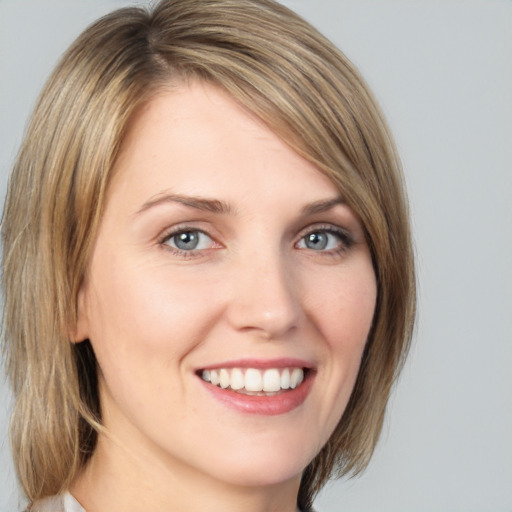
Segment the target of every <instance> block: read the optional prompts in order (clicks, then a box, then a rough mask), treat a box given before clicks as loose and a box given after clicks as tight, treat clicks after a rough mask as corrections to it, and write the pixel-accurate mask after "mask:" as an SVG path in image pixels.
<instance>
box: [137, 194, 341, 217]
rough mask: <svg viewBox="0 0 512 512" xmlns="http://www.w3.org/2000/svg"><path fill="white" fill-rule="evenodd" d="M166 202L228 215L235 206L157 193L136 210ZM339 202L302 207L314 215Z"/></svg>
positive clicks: (329, 200)
mask: <svg viewBox="0 0 512 512" xmlns="http://www.w3.org/2000/svg"><path fill="white" fill-rule="evenodd" d="M166 203H178V204H182V205H184V206H188V207H189V208H195V209H197V210H202V211H206V212H210V213H216V214H222V215H228V214H232V213H233V208H232V207H231V205H230V204H229V203H226V202H225V201H221V200H219V199H209V198H206V197H198V196H188V195H183V194H167V193H162V194H157V195H156V196H154V197H152V198H151V199H149V200H148V201H146V202H145V203H144V204H143V205H142V206H141V207H140V208H139V209H138V210H137V212H136V215H139V214H141V213H143V212H145V211H147V210H149V209H150V208H153V207H154V206H158V205H161V204H166ZM338 204H345V200H344V199H343V198H342V197H334V198H332V199H321V200H319V201H314V202H313V203H309V204H307V205H306V206H304V208H302V214H303V215H314V214H316V213H322V212H326V211H328V210H330V209H332V208H334V207H335V206H336V205H338Z"/></svg>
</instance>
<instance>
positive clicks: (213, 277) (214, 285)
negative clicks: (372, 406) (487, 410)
mask: <svg viewBox="0 0 512 512" xmlns="http://www.w3.org/2000/svg"><path fill="white" fill-rule="evenodd" d="M375 300H376V282H375V275H374V271H373V268H372V263H371V257H370V254H369V250H368V247H367V244H366V242H365V237H364V233H363V230H362V227H361V225H360V223H359V222H358V219H357V218H356V216H355V215H354V214H353V213H352V212H351V210H350V209H349V208H348V207H347V206H346V205H345V204H344V202H343V197H342V195H340V193H339V191H338V190H337V189H336V187H335V186H334V185H333V184H332V183H331V181H330V180H329V179H327V178H326V177H325V176H324V175H323V174H321V173H320V172H319V171H318V170H317V169H316V168H315V167H314V166H313V165H312V164H310V163H308V162H307V161H305V160H304V159H302V158H301V157H300V156H298V155H297V154H296V153H295V152H294V151H292V150H291V149H290V148H289V147H288V146H287V145H286V144H284V143H283V142H282V141H281V140H280V139H279V138H278V137H277V136H276V135H274V134H273V133H272V132H271V131H269V129H268V128H266V127H265V126H264V125H263V124H262V123H261V122H259V121H258V120H257V119H255V118H254V117H253V116H252V115H250V114H249V113H248V112H246V111H245V110H244V109H243V108H241V107H240V106H238V105H237V104H236V103H235V102H234V101H233V100H232V99H230V97H229V96H227V95H226V94H225V93H223V92H221V91H219V90H218V89H216V88H214V87H213V86H208V85H204V84H192V85H187V86H185V85H184V86H180V87H178V88H176V89H175V90H174V91H172V92H166V93H162V94H161V95H160V96H159V97H157V98H155V99H153V100H152V101H151V102H150V103H149V104H148V105H147V106H146V107H145V108H144V109H143V110H141V111H140V112H139V113H138V114H137V116H136V118H135V119H134V120H133V122H132V124H131V127H130V129H129V132H128V134H127V136H126V139H125V141H124V143H123V146H122V148H121V153H120V156H119V159H118V161H117V164H116V168H115V173H114V176H113V179H112V182H111V185H110V188H109V194H108V198H107V203H106V209H105V212H104V216H103V218H102V222H101V225H100V229H99V234H98V237H97V241H96V244H95V246H94V250H93V254H92V259H91V262H90V268H89V272H88V275H87V277H86V280H85V283H84V285H83V287H82V290H81V292H80V296H79V304H80V306H79V321H78V325H77V331H76V337H77V339H79V340H80V339H85V338H89V339H90V341H91V343H92V345H93V347H94V351H95V353H96V356H97V359H98V363H99V366H100V369H101V371H100V389H101V391H100V398H101V403H102V411H103V419H104V423H105V426H106V427H107V429H109V430H110V432H112V433H113V435H114V436H115V437H116V438H117V439H118V440H120V441H121V443H123V444H126V445H127V446H129V447H130V451H131V452H132V453H133V452H135V453H136V454H137V455H139V456H140V457H139V461H143V462H141V464H146V465H147V467H148V468H151V467H159V468H162V467H165V468H167V469H168V470H169V471H170V472H171V474H180V471H181V470H183V471H181V472H182V473H184V468H187V469H186V473H187V474H188V475H191V476H195V477H197V476H198V475H202V476H203V477H206V478H210V479H213V480H216V481H217V480H220V481H222V482H224V483H229V484H235V485H249V486H264V485H270V484H276V483H280V482H285V481H292V480H293V481H296V480H297V478H298V477H299V475H300V473H301V472H302V470H303V469H304V467H305V466H306V465H307V464H308V463H309V462H310V461H311V460H312V458H313V457H314V456H315V455H316V453H317V452H318V451H319V450H320V448H321V447H322V446H323V445H324V444H325V442H326V441H327V440H328V438H329V436H330V435H331V433H332V431H333V429H334V428H335V426H336V424H337V423H338V421H339V419H340V417H341V415H342V413H343V410H344V409H345V406H346V404H347V401H348V399H349V396H350V394H351V391H352V388H353V385H354V382H355V379H356V375H357V372H358V368H359V363H360V359H361V355H362V352H363V348H364V345H365V341H366V338H367V335H368V331H369V329H370V324H371V322H372V317H373V312H374V307H375ZM262 388H263V389H262Z"/></svg>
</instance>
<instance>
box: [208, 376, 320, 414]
mask: <svg viewBox="0 0 512 512" xmlns="http://www.w3.org/2000/svg"><path fill="white" fill-rule="evenodd" d="M314 377H315V375H314V373H313V372H312V371H309V372H308V375H307V377H306V378H305V379H304V381H303V382H302V384H300V385H299V386H297V387H296V388H295V389H288V390H286V391H282V392H281V393H278V394H276V395H270V396H265V395H261V396H260V395H244V394H242V393H237V392H236V391H232V390H231V389H222V388H219V387H218V386H214V385H213V384H210V383H209V382H206V381H204V380H202V379H201V382H202V383H203V385H204V386H205V388H206V389H207V390H208V391H209V392H210V393H211V394H212V395H213V397H214V398H216V399H217V400H219V401H220V402H222V403H223V404H224V405H226V406H227V407H230V408H232V409H235V410H237V411H239V412H243V413H247V414H261V415H264V416H276V415H278V414H285V413H287V412H290V411H293V410H294V409H296V408H297V407H299V406H300V405H302V404H303V403H304V401H305V400H306V398H307V396H308V395H309V392H310V391H311V388H312V386H313V380H314ZM199 378H200V377H199Z"/></svg>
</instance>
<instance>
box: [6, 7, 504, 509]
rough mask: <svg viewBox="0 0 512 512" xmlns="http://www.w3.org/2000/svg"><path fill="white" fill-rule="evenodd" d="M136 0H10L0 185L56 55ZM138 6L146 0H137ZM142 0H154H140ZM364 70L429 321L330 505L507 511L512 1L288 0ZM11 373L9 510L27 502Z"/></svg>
mask: <svg viewBox="0 0 512 512" xmlns="http://www.w3.org/2000/svg"><path fill="white" fill-rule="evenodd" d="M129 3H130V2H128V1H113V0H111V1H105V0H85V1H79V0H66V1H62V0H61V1H56V0H0V112H1V117H0V193H1V196H2V197H3V196H4V193H5V186H6V181H7V175H8V172H9V167H10V165H11V163H12V161H13V159H14V156H15V153H16V149H17V147H18V145H19V143H20V140H21V137H22V134H23V130H24V126H25V123H26V119H27V117H28V115H29V112H30V110H31V108H32V105H33V103H34V100H35V96H36V94H37V93H38V91H39V89H40V88H41V86H42V84H43V81H44V78H45V77H46V76H47V74H48V72H49V70H50V69H51V68H52V67H53V65H54V63H55V61H56V59H57V57H58V56H59V55H60V53H61V52H62V51H63V50H64V49H65V48H66V47H67V45H68V44H69V43H70V42H71V41H72V39H73V38H74V37H75V36H76V35H78V33H79V32H80V31H81V30H82V29H83V28H84V27H85V26H86V25H87V24H88V23H89V22H91V21H92V20H93V19H95V18H96V17H98V16H99V15H101V14H103V13H105V12H107V11H109V10H112V9H114V8H116V7H120V6H124V5H128V4H129ZM131 3H137V2H131ZM139 3H143V2H139ZM285 3H286V4H287V5H289V6H291V7H292V8H294V9H295V10H297V11H298V12H299V13H301V14H302V15H304V16H305V17H306V18H308V19H309V20H310V21H311V22H312V23H313V24H315V25H316V26H317V27H319V28H320V29H321V30H322V31H323V32H325V33H326V34H327V35H328V36H329V37H330V38H331V39H333V40H334V42H335V43H336V44H337V45H338V46H339V47H340V48H341V49H342V50H343V51H344V52H345V53H346V54H347V55H348V56H349V58H351V59H352V60H353V61H354V62H355V63H356V65H357V66H358V67H359V68H360V70H361V71H362V73H363V75H364V76H365V77H366V79H367V80H368V82H369V83H370V85H371V87H372V88H373V89H374V91H375V93H376V96H377V98H378V99H379V101H380V103H381V105H382V107H383V109H384V111H385V113H386V115H387V116H388V119H389V122H390V124H391V127H392V129H393V130H394V133H395V136H396V139H397V143H398V146H399V150H400V152H401V155H402V158H403V161H404V167H405V170H406V174H407V180H408V186H409V190H410V197H411V203H412V215H413V224H414V231H415V239H416V247H417V255H418V270H419V280H420V283H419V284H420V286H419V300H420V307H419V322H418V328H417V333H416V336H415V343H414V348H413V350H412V354H411V358H410V360H409V362H408V364H407V367H406V369H405V372H404V374H403V376H402V378H401V380H400V382H399V385H398V387H397V389H396V392H395V394H394V396H393V398H392V400H391V404H390V409H389V414H388V417H387V421H386V427H385V431H384V434H383V436H382V440H381V442H380V444H379V446H378V448H377V451H376V454H375V457H374V460H373V462H372V464H371V466H370V468H369V469H368V471H367V472H366V473H365V474H364V475H363V476H362V477H360V478H358V479H354V480H348V481H347V480H343V481H341V482H337V483H333V484H331V485H329V486H328V487H327V489H326V490H325V492H324V493H323V494H322V496H321V498H320V499H319V500H318V502H317V506H318V509H319V511H322V512H340V511H351V512H376V511H379V512H386V511H393V512H420V511H425V512H427V511H428V512H441V511H450V512H457V511H464V512H471V511H475V512H482V511H493V512H499V511H508V512H511V511H512V399H511V395H512V393H511V391H512V371H511V368H512V273H511V261H512V258H511V254H512V208H511V206H510V199H509V198H510V197H512V177H511V176H512V173H511V165H512V164H511V162H512V142H511V139H512V2H511V1H510V0H480V1H471V0H463V1H456V0H444V1H440V0H439V1H436V0H402V1H398V0H338V1H335V0H288V1H286V2H285ZM8 409H9V393H8V387H7V385H5V383H4V379H0V511H1V512H4V511H5V512H7V511H14V510H19V509H20V507H21V504H22V503H23V502H22V499H21V498H20V497H19V495H18V493H17V490H16V484H15V479H14V476H13V472H12V464H11V462H10V454H9V449H8V446H7V441H6V429H7V422H8Z"/></svg>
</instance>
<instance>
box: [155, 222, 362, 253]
mask: <svg viewBox="0 0 512 512" xmlns="http://www.w3.org/2000/svg"><path fill="white" fill-rule="evenodd" d="M184 233H199V234H201V235H204V236H207V237H208V238H210V239H211V240H212V242H213V244H217V245H218V247H221V245H220V244H218V243H217V242H215V240H214V238H213V237H211V236H210V235H209V234H208V233H207V232H205V231H203V230H202V229H198V228H197V227H193V226H180V227H179V228H175V229H172V230H170V231H167V232H165V233H164V234H163V235H162V236H161V237H160V239H159V241H158V245H159V246H161V247H162V249H164V250H166V251H169V252H171V253H173V254H175V255H177V256H179V257H181V258H185V259H191V258H197V257H200V256H201V255H202V254H201V253H203V252H204V251H206V250H207V249H191V250H188V251H187V250H183V249H178V248H177V247H172V246H171V245H169V244H168V243H167V242H169V240H171V239H172V238H174V237H177V236H179V235H182V234H184ZM321 233H326V234H328V235H332V236H335V237H337V238H338V240H339V243H340V246H339V247H337V248H335V249H328V250H325V251H324V250H319V251H315V250H314V249H308V248H306V249H308V250H309V251H310V252H312V253H315V252H317V253H319V254H321V255H324V256H331V257H336V256H339V255H341V254H343V253H345V252H346V251H348V250H349V249H350V248H351V247H352V246H353V244H354V239H353V237H352V235H351V234H350V233H349V232H348V231H347V230H345V229H342V228H340V227H337V226H334V225H332V224H326V225H316V226H312V227H310V228H308V229H307V230H305V231H303V232H302V233H301V235H300V238H299V241H298V242H296V243H295V244H294V246H295V247H296V246H297V245H298V244H299V243H301V242H303V241H304V240H305V239H306V237H308V236H311V235H313V234H321Z"/></svg>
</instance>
